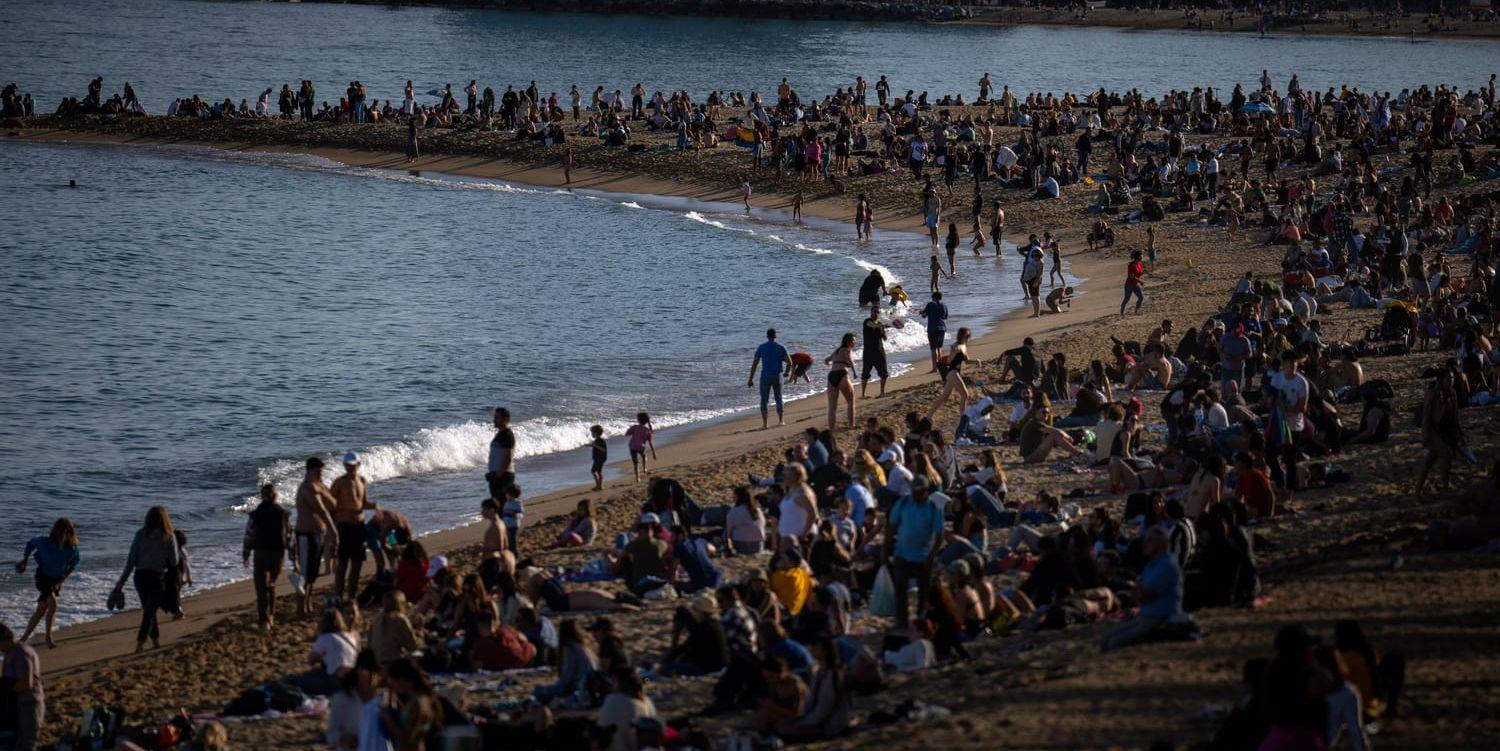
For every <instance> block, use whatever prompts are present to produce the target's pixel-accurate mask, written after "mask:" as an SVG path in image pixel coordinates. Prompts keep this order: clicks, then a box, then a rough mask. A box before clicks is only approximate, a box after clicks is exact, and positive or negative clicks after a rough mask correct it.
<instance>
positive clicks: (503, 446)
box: [484, 407, 516, 501]
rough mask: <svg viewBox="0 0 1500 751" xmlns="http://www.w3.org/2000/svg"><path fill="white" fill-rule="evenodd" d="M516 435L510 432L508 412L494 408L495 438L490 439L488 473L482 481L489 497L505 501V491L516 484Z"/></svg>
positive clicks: (502, 408) (500, 408) (504, 409)
mask: <svg viewBox="0 0 1500 751" xmlns="http://www.w3.org/2000/svg"><path fill="white" fill-rule="evenodd" d="M515 462H516V434H515V433H513V432H511V430H510V410H508V409H506V408H504V407H496V408H495V437H494V438H492V439H490V461H489V471H488V472H486V473H485V475H484V479H485V481H486V482H488V483H489V486H490V497H491V498H494V499H496V500H498V501H504V500H505V489H506V488H508V487H510V486H511V485H514V484H516V469H515V467H516V464H515Z"/></svg>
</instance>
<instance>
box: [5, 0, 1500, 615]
mask: <svg viewBox="0 0 1500 751" xmlns="http://www.w3.org/2000/svg"><path fill="white" fill-rule="evenodd" d="M0 17H3V18H4V20H5V24H4V28H5V43H4V44H3V45H0V80H3V81H4V82H9V81H16V82H18V83H20V84H21V88H22V90H23V91H30V92H33V93H34V94H35V95H36V96H37V98H38V100H39V107H40V108H41V109H43V110H46V109H50V108H51V107H53V106H55V104H56V102H57V100H58V99H59V98H61V97H62V96H65V95H82V93H83V90H84V86H85V84H86V82H87V81H88V80H89V79H90V78H91V77H93V76H95V75H103V76H105V79H106V91H108V92H113V91H116V90H118V88H119V86H120V85H121V84H122V83H123V82H124V81H126V80H129V81H131V82H133V83H134V84H135V88H136V90H137V91H138V92H139V94H140V95H141V97H142V98H143V100H144V102H145V104H146V106H147V107H148V109H151V110H153V111H157V112H160V111H162V110H163V109H164V108H165V107H166V105H167V103H168V102H169V101H170V100H171V99H172V98H173V97H175V96H184V95H191V94H194V93H198V94H202V95H203V96H205V97H208V98H216V97H224V96H233V97H234V98H236V99H240V98H249V99H251V100H253V99H254V98H255V97H256V95H257V94H258V93H259V92H260V91H261V90H262V89H264V88H265V87H266V86H270V85H276V86H279V85H280V84H281V83H282V82H295V81H298V80H300V79H302V78H311V79H314V80H315V81H316V83H317V85H318V88H319V91H320V98H328V99H330V100H333V99H336V98H337V92H338V90H339V89H341V88H342V87H341V82H344V81H348V80H350V79H354V78H358V79H360V80H362V81H364V82H366V84H367V85H368V86H369V88H370V90H371V96H373V97H375V98H386V97H397V96H399V94H400V87H401V85H402V84H404V82H405V81H406V80H407V79H412V80H414V81H415V82H416V84H417V88H418V89H420V90H427V89H431V88H435V87H438V86H441V85H442V84H443V83H447V82H452V83H453V84H454V85H455V88H460V87H461V86H462V85H463V84H464V83H466V82H467V81H468V79H470V78H478V79H479V80H480V81H481V83H482V84H491V85H495V86H496V88H497V90H503V87H504V85H505V84H506V83H512V82H513V83H516V84H518V85H524V83H525V82H527V81H530V80H532V79H535V80H536V81H537V82H538V85H539V86H540V87H541V88H542V89H543V90H544V91H552V90H556V91H558V92H559V93H563V92H566V91H567V87H568V85H570V84H574V83H576V84H578V85H579V87H580V88H581V89H582V90H584V91H585V93H587V92H590V91H592V89H593V87H594V86H595V85H599V84H603V85H605V86H606V87H607V89H610V90H612V89H615V88H620V89H628V88H629V86H630V85H631V84H633V83H634V82H636V81H641V82H643V83H645V85H646V86H647V87H648V88H650V89H663V90H672V89H678V88H686V89H688V90H690V91H693V92H695V93H698V94H700V95H701V94H702V93H703V92H706V91H707V90H708V89H709V88H723V89H740V90H748V89H759V90H761V91H769V90H771V89H774V87H775V84H776V82H777V81H778V80H779V78H780V77H781V76H782V75H787V76H789V77H790V78H791V79H792V81H793V82H794V84H795V85H797V86H798V87H799V88H800V89H801V90H802V91H804V92H805V93H812V94H817V95H821V94H824V93H827V92H831V91H832V90H833V89H834V88H835V87H837V86H844V85H848V84H849V83H850V82H851V81H852V80H853V79H854V76H856V75H864V76H866V77H867V78H870V79H872V80H873V79H874V78H876V77H878V76H879V75H880V74H882V73H885V74H887V75H889V76H890V77H891V80H892V84H893V87H894V88H895V89H897V90H898V91H902V90H904V89H906V88H916V89H918V90H921V89H926V90H928V91H931V92H932V93H933V94H935V95H937V94H941V93H946V92H950V91H964V92H966V93H968V94H969V95H970V96H972V95H973V94H974V93H975V88H976V86H975V83H974V81H975V80H977V78H978V76H979V74H980V73H982V72H984V71H986V70H988V71H989V72H991V73H992V74H993V75H994V78H995V80H996V81H997V82H1004V83H1009V84H1011V85H1012V86H1013V87H1014V88H1016V89H1017V90H1021V91H1026V90H1030V89H1042V90H1051V91H1054V92H1057V93H1061V92H1063V91H1084V90H1090V89H1094V88H1097V87H1098V86H1100V85H1103V86H1106V87H1109V88H1113V89H1118V88H1124V87H1131V86H1135V87H1139V88H1141V89H1142V90H1143V91H1146V92H1150V93H1160V92H1161V91H1164V90H1166V89H1169V88H1173V87H1184V86H1193V85H1199V84H1213V85H1216V86H1229V85H1232V84H1233V83H1234V82H1236V81H1242V82H1245V83H1250V82H1252V81H1253V80H1254V79H1255V78H1256V77H1257V76H1258V74H1259V71H1260V69H1262V68H1269V69H1270V70H1271V73H1272V75H1273V76H1275V77H1276V78H1277V79H1278V80H1282V79H1284V78H1285V77H1287V76H1289V75H1290V74H1291V73H1292V72H1294V71H1295V72H1300V73H1301V74H1302V79H1303V81H1304V83H1305V85H1307V86H1315V87H1323V86H1329V85H1336V84H1340V83H1345V82H1347V83H1351V84H1356V85H1360V86H1363V87H1379V88H1389V89H1396V88H1399V87H1401V86H1405V85H1409V84H1412V83H1419V82H1439V81H1441V82H1448V83H1452V84H1456V85H1459V86H1463V87H1470V86H1478V85H1480V84H1481V83H1482V82H1483V81H1484V80H1485V78H1487V76H1488V75H1489V73H1490V72H1491V71H1492V70H1493V69H1494V67H1495V64H1494V61H1495V59H1496V58H1495V55H1494V53H1495V50H1496V49H1497V46H1496V45H1495V44H1493V43H1489V42H1446V43H1437V44H1417V45H1412V44H1408V43H1406V42H1404V41H1400V40H1375V39H1338V38H1292V37H1289V38H1279V39H1269V40H1262V39H1256V38H1254V37H1250V36H1235V35H1198V34H1181V33H1167V34H1163V33H1150V32H1123V31H1109V30H1087V29H1042V28H1023V29H994V28H982V27H958V26H955V27H934V26H926V25H914V24H840V23H782V22H767V21H755V22H747V21H738V20H732V19H688V18H644V17H635V16H622V17H611V16H596V15H567V14H534V13H500V12H480V11H444V10H437V9H427V8H413V9H396V8H384V7H374V6H346V5H323V4H301V5H288V4H281V3H243V2H223V3H215V2H194V1H189V0H9V2H6V3H5V4H4V7H3V9H0ZM1390 61H1399V62H1400V64H1399V66H1398V65H1391V64H1390ZM71 178H77V179H79V180H80V183H81V184H80V187H78V188H76V189H69V188H67V187H66V184H67V181H68V180H69V179H71ZM0 194H3V195H5V197H6V208H7V209H8V211H7V215H6V217H7V221H6V222H5V231H4V232H0V257H3V259H4V262H5V271H6V273H5V274H3V275H0V508H3V509H5V519H6V521H7V524H5V525H4V529H3V531H0V550H11V551H18V549H19V547H20V545H21V544H22V543H23V542H24V540H25V539H26V538H27V537H28V536H30V535H32V534H39V533H41V532H43V531H45V529H46V526H47V524H49V523H50V521H51V520H52V518H54V517H55V516H58V515H62V514H67V515H69V516H71V517H73V518H74V519H75V521H77V522H78V524H79V527H80V530H81V532H82V534H83V537H84V546H85V564H84V568H83V569H82V570H81V571H80V572H79V574H78V575H77V577H76V578H75V580H74V582H72V583H71V584H70V585H69V589H70V591H71V593H72V595H71V596H70V597H69V598H68V602H67V605H66V607H65V609H64V612H63V615H62V620H63V621H64V622H70V621H75V620H79V619H82V618H88V617H94V616H97V615H99V614H101V613H102V608H101V606H102V603H103V599H104V598H103V594H104V589H105V587H107V586H108V585H107V582H109V581H111V580H112V579H113V577H114V576H115V575H116V572H117V571H118V566H119V565H120V563H121V561H122V559H123V556H124V552H125V546H126V544H127V543H128V539H129V531H130V529H132V528H133V527H134V526H135V525H136V524H137V523H138V520H139V519H140V517H141V516H142V514H143V512H144V510H145V508H147V507H148V506H150V505H152V504H156V503H162V504H165V505H167V506H168V507H170V508H171V509H172V510H173V513H174V515H175V516H176V518H177V522H178V524H179V526H180V527H181V528H183V529H184V530H185V531H187V532H188V533H189V535H190V538H191V544H190V549H191V551H192V555H193V558H194V561H195V567H196V570H197V579H198V581H199V583H200V584H214V583H219V582H224V581H228V580H230V579H232V578H236V577H238V576H240V575H241V569H240V568H239V567H238V565H237V561H235V560H234V559H235V557H236V555H237V550H238V534H239V530H240V525H241V523H242V517H240V516H238V515H237V513H236V510H237V509H239V508H241V507H243V505H244V504H245V503H246V500H247V497H248V496H249V494H250V493H251V492H253V490H254V488H255V486H256V485H257V484H258V483H260V482H265V481H270V482H277V483H279V484H281V486H282V487H283V489H284V490H286V491H290V489H291V487H292V483H293V481H294V477H295V475H296V466H297V465H298V463H299V462H300V461H301V460H302V459H303V458H304V457H306V456H308V455H310V454H324V455H328V454H334V453H341V452H342V451H344V450H346V449H356V450H359V451H361V452H362V453H363V454H364V455H365V456H366V473H367V474H368V475H369V476H371V477H372V478H373V479H375V480H376V485H375V486H374V490H373V493H374V496H375V497H376V498H377V499H380V500H383V501H386V502H391V503H393V504H395V505H397V506H399V507H400V508H401V509H402V510H404V511H406V512H407V513H408V514H409V515H411V517H412V518H413V521H414V522H415V523H416V524H417V525H418V526H419V527H420V528H422V529H424V530H430V529H436V528H441V527H447V526H451V525H453V524H455V523H458V522H460V521H462V520H463V519H465V518H467V517H468V516H469V515H470V514H471V512H472V507H473V505H474V504H473V502H472V501H473V500H474V499H475V498H477V493H478V492H482V485H480V483H479V481H478V478H477V474H478V469H477V468H478V466H479V465H481V464H482V463H483V459H484V451H485V442H486V441H487V440H488V437H489V435H490V429H489V428H488V427H487V423H486V418H487V408H488V407H490V406H492V405H495V404H507V405H511V406H512V407H514V408H515V409H516V412H517V417H518V419H519V420H520V421H521V422H520V426H519V428H518V434H519V438H520V446H519V448H520V452H521V454H522V455H523V463H522V468H521V469H522V476H523V481H524V482H525V483H526V484H527V485H528V487H529V489H531V490H535V491H540V490H543V489H547V488H555V487H560V486H562V485H564V484H574V483H577V482H579V481H581V480H586V479H587V478H586V476H585V473H586V464H587V461H586V459H585V458H584V457H582V456H581V455H580V454H579V453H578V451H577V449H576V447H578V446H580V445H582V444H583V443H584V441H585V439H586V432H585V430H586V426H587V425H589V424H591V423H593V422H602V423H604V424H605V425H606V426H607V427H609V428H610V430H611V433H612V434H617V433H618V431H620V430H621V429H622V428H623V427H624V420H625V419H626V418H628V417H629V415H631V414H633V413H634V412H635V411H636V410H639V409H645V410H649V411H651V412H652V413H653V414H655V415H656V418H657V424H658V426H666V425H672V424H683V423H688V422H692V421H698V420H703V419H709V418H713V417H716V416H719V415H722V414H725V413H727V412H730V411H735V410H738V409H743V408H745V407H748V406H750V404H751V395H750V394H748V393H747V392H746V390H745V389H744V388H743V382H742V381H741V380H740V379H741V378H743V375H742V372H743V371H744V370H745V369H746V368H747V366H748V353H749V350H750V348H752V347H753V346H754V345H755V344H756V343H758V341H759V340H760V332H761V331H762V330H764V328H765V327H767V326H768V325H775V326H778V327H780V328H781V329H783V331H784V332H786V338H787V339H788V340H789V341H788V343H789V344H790V345H792V346H793V347H794V348H796V349H806V350H808V351H811V352H813V353H815V354H817V355H819V356H821V355H822V354H826V352H827V350H829V349H831V348H832V345H833V344H834V343H835V341H836V339H837V337H838V335H839V334H840V333H842V332H844V331H848V330H857V328H858V320H859V318H860V314H859V312H858V310H857V309H856V308H855V307H854V306H853V304H852V300H853V296H854V289H855V288H856V287H857V285H858V282H859V280H860V278H861V277H862V276H863V275H864V274H865V273H866V269H867V268H869V267H870V266H871V265H878V266H881V267H884V268H886V269H887V270H888V271H889V272H890V274H889V276H894V277H897V278H901V279H903V280H904V281H906V282H907V283H908V284H909V286H911V287H913V288H916V289H921V288H922V287H923V282H924V281H925V275H926V270H925V266H926V252H925V249H924V246H923V243H922V242H921V241H920V240H914V239H913V238H911V237H909V236H901V235H896V234H891V233H882V234H881V235H880V236H879V237H878V238H877V241H876V242H874V243H870V244H855V243H854V242H852V241H851V239H850V237H849V235H850V233H849V232H848V230H847V228H846V227H832V226H828V225H820V224H814V225H812V226H807V227H801V228H794V227H790V226H788V225H786V224H785V223H783V222H781V221H779V220H778V219H777V218H776V217H772V216H769V215H757V216H755V217H751V218H747V217H745V216H744V215H743V213H741V212H738V211H735V210H734V209H733V208H732V207H723V206H704V205H695V204H686V203H681V202H671V201H665V200H662V199H651V198H648V197H627V196H607V195H601V194H590V195H583V194H576V195H575V194H568V193H566V192H559V191H551V190H534V189H528V188H522V187H516V186H509V185H503V184H499V183H494V182H486V181H481V180H473V179H458V178H449V177H444V176H441V175H421V176H414V175H410V174H405V173H401V172H386V171H377V170H361V169H350V168H345V167H341V166H338V165H334V164H331V163H327V162H323V161H320V160H316V159H307V158H301V157H287V156H274V155H265V154H248V155H247V154H225V153H219V152H211V151H189V150H181V149H147V148H120V147H88V146H56V145H37V144H23V143H14V142H0ZM961 257H962V256H961ZM965 263H966V264H967V265H968V268H967V269H961V275H960V278H959V280H958V281H957V282H953V283H949V284H948V285H947V287H948V288H949V289H950V291H953V292H955V293H956V294H955V295H953V296H952V302H954V305H953V308H954V314H955V319H956V321H955V324H958V323H978V322H982V321H985V320H990V319H991V318H992V317H993V316H995V315H998V314H1000V313H1002V312H1004V311H1005V310H1006V309H1007V308H1008V307H1010V306H1012V305H1014V304H1016V302H1017V301H1016V300H1015V295H1014V289H1013V286H1012V285H1011V281H1012V280H1013V279H1014V273H1013V271H1012V270H1010V269H999V270H997V269H996V268H995V262H994V261H985V262H976V261H973V260H971V259H965ZM996 289H1000V290H1003V291H1001V292H997V291H996ZM918 329H919V327H916V326H913V327H910V328H909V329H908V330H907V332H906V334H905V335H904V338H903V339H901V340H900V341H899V342H898V345H897V346H898V347H899V348H902V349H905V350H907V351H908V352H909V353H910V354H911V355H912V356H916V354H917V351H918V350H919V349H920V347H921V342H920V333H919V331H918ZM800 393H807V390H806V389H804V390H802V391H801V392H800ZM613 453H614V455H615V456H616V457H618V456H620V455H622V454H623V451H622V450H621V448H620V447H619V446H615V447H614V449H613ZM6 555H13V553H7V554H6ZM27 579H29V577H27ZM30 591H31V590H30V583H29V581H25V580H22V579H20V578H18V577H15V576H14V575H13V574H10V573H8V570H6V569H0V619H3V620H4V621H5V622H7V623H14V622H16V621H18V620H20V619H21V618H22V617H24V614H25V613H26V612H28V611H29V609H30V607H31V601H32V596H31V594H30Z"/></svg>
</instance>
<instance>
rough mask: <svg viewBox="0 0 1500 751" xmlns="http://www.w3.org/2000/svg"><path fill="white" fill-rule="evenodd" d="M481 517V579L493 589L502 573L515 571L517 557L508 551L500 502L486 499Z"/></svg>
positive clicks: (480, 511)
mask: <svg viewBox="0 0 1500 751" xmlns="http://www.w3.org/2000/svg"><path fill="white" fill-rule="evenodd" d="M479 515H480V516H481V517H483V518H484V521H483V522H482V524H483V526H484V540H483V542H481V543H480V549H479V578H480V579H481V580H482V581H484V584H485V586H486V587H493V586H494V583H495V579H496V578H498V577H499V576H500V572H501V571H506V570H509V571H514V570H515V565H516V562H515V557H514V556H512V555H511V554H510V550H508V549H507V540H506V535H505V525H504V524H501V523H500V502H499V501H497V500H495V499H494V498H486V499H484V502H483V503H481V504H479Z"/></svg>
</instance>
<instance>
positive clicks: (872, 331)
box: [859, 302, 891, 399]
mask: <svg viewBox="0 0 1500 751" xmlns="http://www.w3.org/2000/svg"><path fill="white" fill-rule="evenodd" d="M864 344H865V352H864V357H862V358H860V359H861V360H862V361H863V363H864V364H863V370H864V372H863V374H862V375H860V378H859V396H860V398H861V399H863V398H865V397H866V396H868V394H866V393H865V390H866V389H868V388H869V387H870V371H872V370H873V371H875V372H876V373H877V374H879V375H880V396H885V381H886V379H887V378H890V375H891V373H890V368H889V367H888V366H887V365H886V361H885V324H883V323H881V322H880V303H878V302H877V303H875V304H874V305H871V306H870V316H869V317H868V318H866V319H865V324H864Z"/></svg>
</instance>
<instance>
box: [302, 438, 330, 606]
mask: <svg viewBox="0 0 1500 751" xmlns="http://www.w3.org/2000/svg"><path fill="white" fill-rule="evenodd" d="M294 505H295V508H296V510H297V518H296V521H295V523H294V524H293V526H292V530H293V531H294V532H295V533H296V536H297V550H296V553H297V565H298V566H299V567H300V568H301V569H302V588H301V591H300V592H298V593H297V594H298V599H297V614H298V615H307V614H308V613H310V612H312V609H311V605H312V593H313V584H315V583H316V582H317V581H318V576H319V575H321V574H322V566H323V549H324V546H325V545H327V546H328V547H331V548H333V549H335V550H337V549H338V527H337V526H335V525H334V523H333V508H334V502H333V496H332V495H331V494H329V492H328V487H327V486H326V485H324V484H323V460H322V459H319V458H318V457H316V456H314V457H309V458H308V460H307V470H306V472H305V473H304V475H303V477H302V484H300V485H298V486H297V497H296V499H295V501H294ZM330 535H331V536H332V537H333V539H332V541H329V540H326V539H325V538H326V537H328V536H330Z"/></svg>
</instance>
